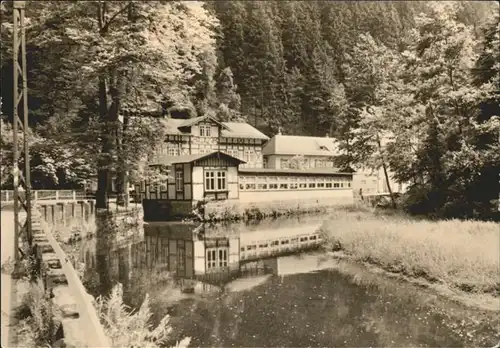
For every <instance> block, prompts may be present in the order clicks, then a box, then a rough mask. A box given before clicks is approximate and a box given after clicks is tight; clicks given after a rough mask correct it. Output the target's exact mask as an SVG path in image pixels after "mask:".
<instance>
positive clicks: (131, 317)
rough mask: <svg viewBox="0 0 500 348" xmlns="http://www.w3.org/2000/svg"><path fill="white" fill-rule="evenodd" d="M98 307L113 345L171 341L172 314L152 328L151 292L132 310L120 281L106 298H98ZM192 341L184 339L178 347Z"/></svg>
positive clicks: (142, 344) (146, 344) (144, 344)
mask: <svg viewBox="0 0 500 348" xmlns="http://www.w3.org/2000/svg"><path fill="white" fill-rule="evenodd" d="M96 307H97V312H98V315H99V317H100V318H101V322H102V323H103V325H104V329H105V331H106V334H107V336H108V337H109V338H110V340H111V345H112V346H113V347H163V346H164V345H165V344H166V343H168V341H169V338H170V333H171V332H172V328H171V327H170V325H169V321H170V316H168V315H166V316H165V317H163V319H162V320H161V321H160V323H159V325H158V326H157V327H156V328H154V329H152V327H151V324H150V320H151V316H152V313H151V311H150V308H149V296H148V295H146V298H145V300H144V302H143V303H142V305H141V307H140V308H139V310H137V311H131V310H130V308H129V307H128V306H126V305H125V304H124V303H123V286H122V285H121V284H117V285H116V286H115V287H114V288H113V290H112V291H111V294H110V295H109V297H108V298H107V299H103V298H102V297H99V298H97V300H96ZM190 341H191V339H190V338H184V339H183V340H181V341H180V342H178V343H177V344H176V345H175V347H187V346H188V345H189V343H190Z"/></svg>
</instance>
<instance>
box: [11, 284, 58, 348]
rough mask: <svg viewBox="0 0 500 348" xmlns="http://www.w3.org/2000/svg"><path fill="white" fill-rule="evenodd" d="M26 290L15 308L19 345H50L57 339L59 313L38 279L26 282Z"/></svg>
mask: <svg viewBox="0 0 500 348" xmlns="http://www.w3.org/2000/svg"><path fill="white" fill-rule="evenodd" d="M26 283H27V285H28V287H29V288H28V291H27V293H26V294H25V295H24V297H23V299H22V302H21V304H20V306H19V307H18V308H17V310H16V316H17V318H18V319H19V324H18V325H17V327H16V331H17V336H18V341H19V344H20V345H19V346H20V347H50V346H51V344H53V343H54V342H55V341H56V339H57V336H56V335H57V331H58V329H59V327H60V320H59V319H58V317H60V316H59V314H58V312H57V309H56V307H55V305H54V303H53V302H52V300H51V299H50V296H49V295H48V294H47V293H46V292H45V288H44V285H43V282H42V281H41V280H40V279H37V280H36V281H33V282H30V283H28V282H27V281H26Z"/></svg>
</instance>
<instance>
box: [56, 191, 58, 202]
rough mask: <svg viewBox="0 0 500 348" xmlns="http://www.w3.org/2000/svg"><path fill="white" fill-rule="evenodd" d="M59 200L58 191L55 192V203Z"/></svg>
mask: <svg viewBox="0 0 500 348" xmlns="http://www.w3.org/2000/svg"><path fill="white" fill-rule="evenodd" d="M57 200H59V191H57V190H56V201H57Z"/></svg>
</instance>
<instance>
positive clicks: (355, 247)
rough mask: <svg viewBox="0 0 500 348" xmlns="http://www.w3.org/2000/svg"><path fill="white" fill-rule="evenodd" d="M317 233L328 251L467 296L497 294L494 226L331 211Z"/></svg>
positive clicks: (499, 265)
mask: <svg viewBox="0 0 500 348" xmlns="http://www.w3.org/2000/svg"><path fill="white" fill-rule="evenodd" d="M322 233H323V236H324V238H325V240H327V247H329V248H330V249H331V250H341V251H343V252H344V253H345V254H348V255H350V256H351V257H353V258H354V259H355V260H358V261H366V262H369V263H373V264H376V265H378V266H381V267H382V268H384V269H386V270H390V271H394V272H401V273H403V274H405V275H408V276H412V277H422V278H426V279H427V280H430V281H437V282H442V283H445V284H447V285H448V286H450V287H454V288H458V289H460V290H463V291H466V292H475V293H493V294H494V295H499V294H500V293H499V292H500V260H499V255H500V239H499V238H500V226H499V225H498V224H496V223H493V222H479V221H459V220H448V221H437V222H431V221H425V220H419V221H416V220H413V219H410V218H407V217H405V216H397V215H395V216H383V215H376V214H374V213H373V212H371V211H369V210H367V209H361V210H359V209H356V208H354V209H351V210H347V209H345V210H342V211H337V212H335V213H333V215H332V216H331V218H330V219H328V221H326V222H325V223H324V225H323V227H322Z"/></svg>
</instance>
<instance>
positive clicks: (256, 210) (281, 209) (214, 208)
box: [204, 196, 354, 221]
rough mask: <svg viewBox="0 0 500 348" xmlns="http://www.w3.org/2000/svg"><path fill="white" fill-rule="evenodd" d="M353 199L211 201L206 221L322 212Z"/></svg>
mask: <svg viewBox="0 0 500 348" xmlns="http://www.w3.org/2000/svg"><path fill="white" fill-rule="evenodd" d="M353 202H354V199H353V197H352V196H351V197H327V198H321V197H317V198H312V199H304V198H301V199H287V200H277V201H268V202H245V203H243V202H234V201H211V202H207V203H206V205H205V212H204V218H205V220H206V221H213V220H231V219H240V218H248V219H259V218H263V217H266V216H279V215H285V214H302V213H309V212H320V211H323V210H328V209H332V208H335V207H338V206H343V205H349V204H353Z"/></svg>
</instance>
